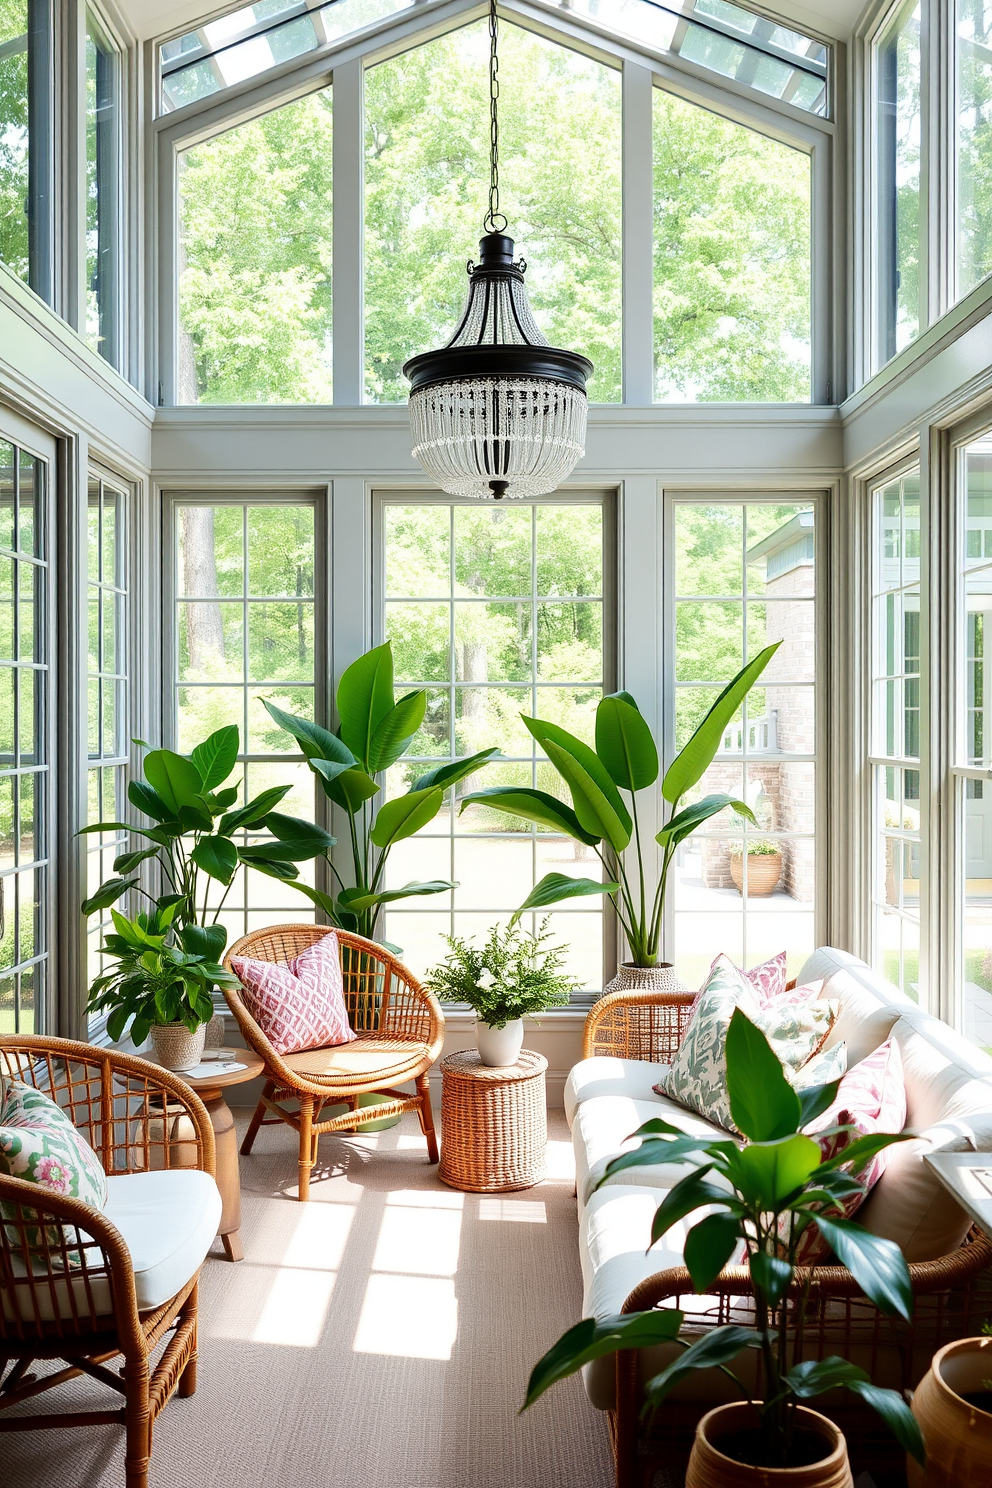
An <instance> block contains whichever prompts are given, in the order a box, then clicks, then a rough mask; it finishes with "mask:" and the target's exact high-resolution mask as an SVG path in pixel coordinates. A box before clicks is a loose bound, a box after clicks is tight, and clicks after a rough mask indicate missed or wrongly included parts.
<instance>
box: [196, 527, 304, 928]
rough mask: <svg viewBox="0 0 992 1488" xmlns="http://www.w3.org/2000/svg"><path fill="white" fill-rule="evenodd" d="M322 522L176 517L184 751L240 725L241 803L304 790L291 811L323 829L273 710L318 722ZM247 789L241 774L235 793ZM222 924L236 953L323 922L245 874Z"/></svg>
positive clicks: (264, 880) (284, 889) (291, 801)
mask: <svg viewBox="0 0 992 1488" xmlns="http://www.w3.org/2000/svg"><path fill="white" fill-rule="evenodd" d="M317 516H318V510H317V506H316V504H315V503H314V502H312V501H301V500H296V499H294V500H285V501H273V500H254V501H243V500H237V499H232V500H230V501H224V500H216V501H195V502H194V501H186V500H182V501H178V502H176V503H175V505H174V506H173V520H174V529H173V542H174V550H175V570H174V579H173V584H174V588H173V593H174V640H173V648H174V655H175V659H176V665H175V675H174V678H173V698H174V713H175V721H176V724H175V733H176V746H175V747H176V748H177V749H178V750H180V751H181V752H182V753H187V754H188V753H189V751H190V750H191V749H192V748H193V747H194V746H195V745H197V744H199V743H201V742H202V740H203V739H205V738H206V737H207V735H208V734H210V733H212V732H213V731H214V730H215V729H218V728H222V727H223V726H224V725H226V724H232V723H233V724H236V725H237V727H238V729H239V730H240V734H241V753H240V756H239V758H240V771H241V784H242V787H243V789H242V794H241V797H240V800H241V802H242V803H243V802H245V801H248V800H251V799H252V797H254V796H256V795H258V793H259V792H260V791H263V790H266V789H267V788H268V787H270V786H275V785H286V784H289V783H292V785H293V789H292V791H291V792H290V794H289V795H287V796H286V797H285V798H284V800H283V802H282V804H281V806H280V808H279V809H280V810H281V811H283V812H285V813H286V814H287V815H289V816H299V817H303V818H305V819H306V820H307V821H314V820H315V811H316V801H315V793H314V783H313V776H312V775H311V773H310V770H309V768H308V766H307V765H306V764H305V763H304V761H303V759H302V757H301V756H300V754H299V753H298V751H297V750H296V748H295V745H294V741H293V740H292V738H291V737H290V735H289V734H287V733H285V732H284V731H283V730H282V729H280V728H278V727H277V725H276V724H274V723H273V722H272V719H271V718H270V717H269V715H268V713H266V711H265V709H264V707H263V706H262V702H261V699H262V698H263V697H264V698H268V699H269V700H270V701H272V702H274V703H276V704H277V706H278V707H280V708H284V709H285V710H286V712H288V713H295V714H298V715H300V716H302V717H306V718H313V716H314V695H315V690H316V682H317V677H318V675H319V673H320V670H321V668H324V667H326V661H325V659H324V656H323V654H322V652H321V654H320V655H319V656H318V654H317V646H318V636H319V633H320V630H319V627H318V626H317V623H316V619H315V611H316V608H317V598H316V589H315V583H314V577H315V576H314V551H315V536H316V522H317ZM236 781H237V774H235V775H234V776H232V777H231V782H230V783H231V784H234V783H236ZM299 866H300V877H301V878H303V879H305V881H306V882H308V883H313V882H314V873H315V871H316V870H315V865H314V863H313V862H307V863H301V864H300V865H299ZM208 887H209V886H208ZM214 887H216V886H214ZM213 907H214V906H213V903H211V909H213ZM219 919H220V922H221V923H222V924H224V925H226V927H227V931H228V941H229V942H230V941H233V940H235V939H236V938H237V937H239V936H241V935H245V934H247V932H248V931H249V930H255V929H258V928H259V927H260V926H262V925H271V924H278V923H280V922H281V921H283V920H306V921H311V922H312V920H313V912H312V906H311V905H310V903H309V901H308V900H307V899H305V898H304V897H303V895H302V894H299V893H297V892H296V890H294V889H293V888H291V887H290V886H289V885H287V884H282V883H279V882H278V881H277V880H276V879H274V878H270V877H269V876H267V875H263V874H260V873H255V872H253V871H252V872H249V871H248V870H247V869H245V868H243V867H241V868H239V869H238V871H237V873H236V874H235V876H234V878H233V880H232V882H231V885H230V888H229V890H228V892H227V893H226V894H225V896H224V908H223V911H222V912H221V914H220V916H219Z"/></svg>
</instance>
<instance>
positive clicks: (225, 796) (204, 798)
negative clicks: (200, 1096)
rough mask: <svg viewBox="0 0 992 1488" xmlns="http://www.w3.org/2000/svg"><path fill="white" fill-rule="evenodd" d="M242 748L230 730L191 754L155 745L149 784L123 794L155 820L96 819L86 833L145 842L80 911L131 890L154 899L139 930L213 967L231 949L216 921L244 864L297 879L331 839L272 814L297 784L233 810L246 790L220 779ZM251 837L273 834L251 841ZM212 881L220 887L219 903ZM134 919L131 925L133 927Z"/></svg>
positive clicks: (119, 862) (135, 784) (146, 768)
mask: <svg viewBox="0 0 992 1488" xmlns="http://www.w3.org/2000/svg"><path fill="white" fill-rule="evenodd" d="M136 742H139V743H140V742H141V741H140V740H139V741H136ZM239 745H240V734H239V732H238V729H237V727H236V726H235V725H234V724H231V725H229V726H228V727H226V728H221V729H218V730H217V731H216V733H213V734H211V735H210V736H209V738H207V739H205V740H204V742H203V743H202V744H198V745H197V747H196V748H195V749H194V750H193V751H192V753H190V754H189V755H184V754H175V753H174V752H173V751H172V750H171V749H153V750H151V751H150V752H149V753H148V754H146V755H145V758H144V761H143V763H142V773H143V775H144V779H143V780H132V781H131V782H130V784H129V785H128V792H127V793H128V800H129V801H130V803H131V805H132V806H133V807H134V808H135V810H136V811H138V812H141V813H142V815H143V816H144V817H146V818H150V822H151V824H150V825H148V826H140V825H138V824H137V823H135V822H117V821H112V822H96V823H94V824H93V825H92V826H88V827H84V828H83V829H82V831H83V833H92V832H128V833H129V834H130V835H131V836H132V837H133V838H138V839H140V841H141V842H142V843H143V844H146V845H143V846H139V847H130V846H129V847H128V848H127V849H126V851H124V852H122V853H120V854H118V856H117V858H116V859H115V860H114V877H113V878H108V879H107V880H106V882H105V883H102V884H101V885H100V887H99V888H98V889H97V891H96V893H94V894H91V895H90V897H89V898H88V899H86V900H85V901H84V903H83V906H82V909H83V914H84V915H91V914H95V913H96V912H97V911H98V910H104V909H109V908H110V906H111V905H112V904H116V903H117V901H118V900H119V899H121V898H122V897H123V896H124V895H125V894H127V893H128V892H130V891H134V892H135V893H137V894H140V895H141V896H142V897H143V898H145V899H148V900H150V901H151V903H152V905H153V906H154V911H155V915H154V916H153V921H149V922H148V924H147V925H146V926H145V927H144V930H143V932H142V933H147V934H152V935H154V934H159V933H166V938H167V940H169V941H178V942H179V944H181V946H182V948H183V950H184V951H185V952H186V953H187V954H188V955H191V956H201V957H203V958H205V959H206V960H208V961H209V962H211V963H217V962H219V961H220V958H221V956H222V955H223V952H224V947H225V945H226V944H227V930H226V928H225V927H224V925H222V924H220V923H219V915H220V913H221V910H222V909H223V908H224V903H225V901H226V899H227V896H228V894H229V893H230V890H231V885H232V883H233V881H234V875H235V874H236V872H237V870H238V868H239V866H244V867H246V868H254V869H255V870H256V872H258V873H265V874H267V875H268V876H269V877H270V878H278V879H281V880H282V881H283V882H287V883H288V882H291V881H292V880H293V879H295V878H296V877H297V876H298V874H299V869H298V868H297V867H296V864H297V863H300V862H304V861H306V860H307V859H308V858H315V857H317V855H318V854H320V853H324V852H326V851H327V850H328V848H329V847H330V846H331V845H332V844H333V842H334V838H333V837H332V836H331V835H330V833H328V832H325V831H324V830H323V828H321V827H318V826H315V825H314V824H313V823H312V822H306V821H300V820H298V819H297V818H296V817H293V816H284V815H283V814H282V813H281V812H279V811H277V810H276V809H275V808H276V807H277V806H278V805H279V803H280V801H281V800H282V799H283V797H284V796H285V795H287V794H288V792H289V791H290V790H292V784H290V785H276V786H272V787H271V788H270V789H268V790H264V791H261V792H260V793H259V794H258V795H257V796H255V798H254V799H253V800H251V801H249V802H248V803H247V804H246V805H244V806H237V805H235V802H236V801H237V798H238V792H239V790H240V786H238V785H228V786H225V785H224V782H225V780H227V779H228V778H229V777H230V775H231V774H232V772H233V771H234V768H235V766H236V764H237V760H238V751H239ZM247 832H250V833H262V832H268V833H270V834H271V835H270V837H268V838H266V839H265V840H263V841H255V842H249V841H246V840H245V833H247ZM145 864H148V865H150V866H151V865H154V866H156V867H157V869H158V880H159V881H158V884H157V887H158V888H160V889H161V890H162V892H161V893H160V894H159V895H158V897H157V898H156V897H154V896H153V895H152V894H150V893H149V892H148V890H147V889H145V888H144V887H143V885H142V882H141V875H140V874H139V872H138V871H137V870H139V869H141V868H142V865H145ZM146 871H147V870H146ZM211 884H216V885H218V886H219V888H218V890H217V891H216V893H215V896H214V902H213V903H211V902H210V900H211V893H210V887H211ZM167 911H168V914H166V912H167ZM137 923H138V922H137V920H134V921H132V922H131V924H132V927H136V926H137ZM139 928H140V927H139ZM120 933H121V931H120V927H118V934H120ZM134 934H135V935H137V934H138V929H134ZM165 944H166V940H165V939H164V940H163V946H164V945H165ZM132 948H133V947H132ZM215 980H216V978H215ZM94 985H95V984H94ZM208 1017H209V1014H208Z"/></svg>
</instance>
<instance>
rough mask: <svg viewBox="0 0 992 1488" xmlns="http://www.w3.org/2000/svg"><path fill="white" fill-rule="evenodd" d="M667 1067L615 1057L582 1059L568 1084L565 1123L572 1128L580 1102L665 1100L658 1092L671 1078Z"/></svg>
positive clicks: (594, 1056)
mask: <svg viewBox="0 0 992 1488" xmlns="http://www.w3.org/2000/svg"><path fill="white" fill-rule="evenodd" d="M668 1069H669V1066H668V1065H667V1064H651V1063H649V1062H648V1060H646V1059H617V1058H616V1057H615V1056H614V1055H612V1054H595V1055H593V1057H592V1058H591V1059H580V1060H579V1062H578V1064H575V1065H573V1066H572V1068H571V1070H570V1071H569V1076H568V1079H567V1080H566V1081H565V1119H566V1120H567V1122H568V1124H569V1127H571V1125H572V1122H573V1120H574V1118H575V1111H576V1107H577V1106H578V1105H579V1104H580V1102H582V1101H584V1100H589V1098H590V1097H591V1096H595V1095H628V1096H630V1098H631V1100H644V1101H657V1100H661V1096H658V1095H656V1094H655V1092H654V1086H655V1085H659V1084H660V1083H661V1081H662V1079H663V1078H664V1076H665V1075H667V1074H668Z"/></svg>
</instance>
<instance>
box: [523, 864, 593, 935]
mask: <svg viewBox="0 0 992 1488" xmlns="http://www.w3.org/2000/svg"><path fill="white" fill-rule="evenodd" d="M619 888H620V885H619V884H618V883H603V881H602V880H601V879H595V878H569V876H568V874H567V873H546V874H545V875H544V877H543V878H542V879H541V881H540V883H538V884H535V885H534V887H533V888H532V889H531V891H530V893H529V894H528V895H527V898H526V899H525V900H524V902H523V904H521V906H520V908H519V909H515V910H514V911H513V915H512V917H511V919H510V924H511V925H515V924H516V923H517V921H518V920H519V919H520V916H521V915H522V914H524V913H525V912H526V911H527V910H528V909H546V908H547V906H548V905H549V904H560V903H561V901H562V900H563V899H579V898H582V897H584V896H585V895H586V894H615V893H616V892H617V890H618V889H619Z"/></svg>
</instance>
